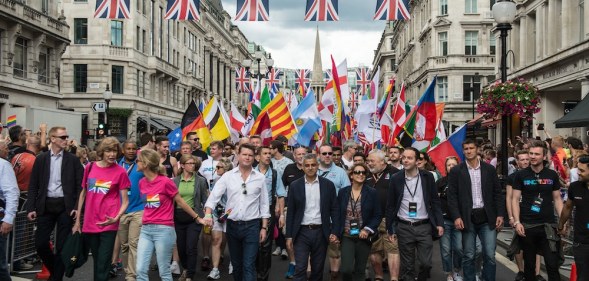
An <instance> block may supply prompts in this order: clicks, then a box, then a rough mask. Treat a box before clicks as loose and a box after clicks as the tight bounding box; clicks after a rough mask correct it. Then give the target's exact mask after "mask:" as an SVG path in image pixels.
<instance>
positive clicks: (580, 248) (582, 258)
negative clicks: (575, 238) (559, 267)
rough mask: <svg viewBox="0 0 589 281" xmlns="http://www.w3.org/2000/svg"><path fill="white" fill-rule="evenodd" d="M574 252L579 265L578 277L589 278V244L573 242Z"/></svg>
mask: <svg viewBox="0 0 589 281" xmlns="http://www.w3.org/2000/svg"><path fill="white" fill-rule="evenodd" d="M573 254H574V255H575V264H576V265H577V279H578V280H579V281H581V280H585V279H583V278H589V244H578V243H575V244H573ZM583 276H585V277H583Z"/></svg>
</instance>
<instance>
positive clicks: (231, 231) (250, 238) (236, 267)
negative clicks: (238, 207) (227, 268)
mask: <svg viewBox="0 0 589 281" xmlns="http://www.w3.org/2000/svg"><path fill="white" fill-rule="evenodd" d="M225 235H226V236H227V244H228V245H229V254H231V264H232V265H233V280H235V281H256V255H257V254H258V247H259V246H260V220H259V219H255V220H251V221H232V220H227V232H226V233H225Z"/></svg>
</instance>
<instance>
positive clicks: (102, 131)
mask: <svg viewBox="0 0 589 281" xmlns="http://www.w3.org/2000/svg"><path fill="white" fill-rule="evenodd" d="M106 130H107V128H106V125H105V124H104V123H98V128H96V137H97V138H103V137H105V136H106Z"/></svg>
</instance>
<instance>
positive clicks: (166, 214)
mask: <svg viewBox="0 0 589 281" xmlns="http://www.w3.org/2000/svg"><path fill="white" fill-rule="evenodd" d="M139 190H140V191H141V198H142V199H143V202H145V205H144V210H143V224H161V225H168V226H174V197H175V196H176V194H177V193H178V188H177V187H176V185H175V184H174V182H173V181H172V180H171V179H169V178H167V177H166V176H162V175H158V176H157V177H156V178H154V179H153V181H149V180H148V179H147V178H142V179H141V180H140V181H139Z"/></svg>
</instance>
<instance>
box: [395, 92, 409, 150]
mask: <svg viewBox="0 0 589 281" xmlns="http://www.w3.org/2000/svg"><path fill="white" fill-rule="evenodd" d="M392 117H393V128H392V130H393V139H394V138H397V137H398V136H399V134H400V133H401V131H402V130H403V124H405V120H406V119H407V111H406V110H405V83H403V85H401V91H400V92H399V96H398V97H397V102H396V104H395V108H393V116H392Z"/></svg>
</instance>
